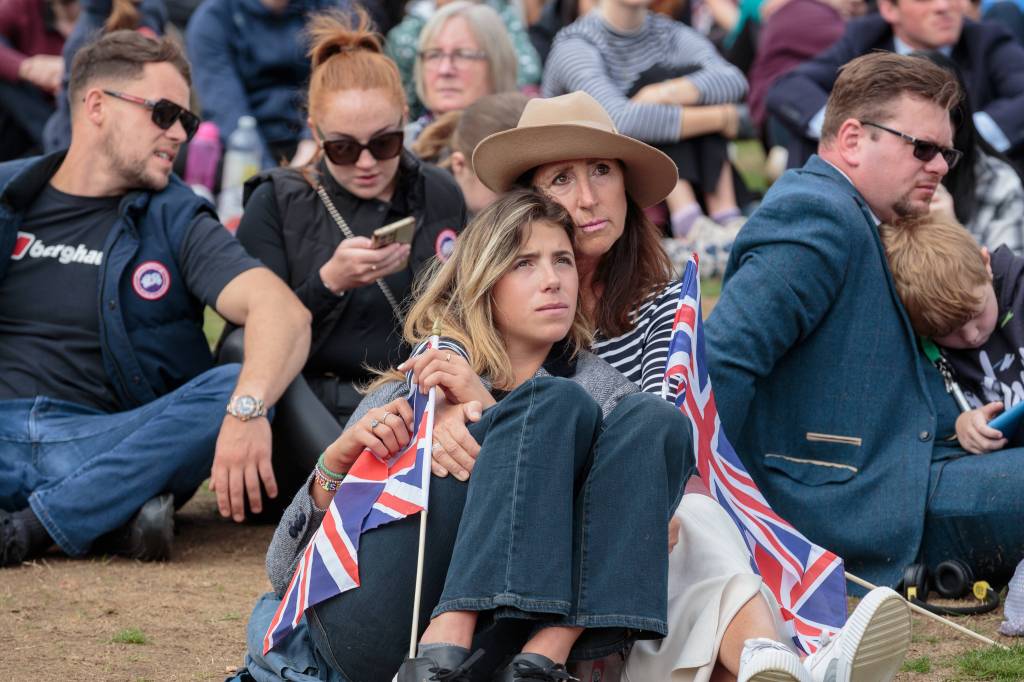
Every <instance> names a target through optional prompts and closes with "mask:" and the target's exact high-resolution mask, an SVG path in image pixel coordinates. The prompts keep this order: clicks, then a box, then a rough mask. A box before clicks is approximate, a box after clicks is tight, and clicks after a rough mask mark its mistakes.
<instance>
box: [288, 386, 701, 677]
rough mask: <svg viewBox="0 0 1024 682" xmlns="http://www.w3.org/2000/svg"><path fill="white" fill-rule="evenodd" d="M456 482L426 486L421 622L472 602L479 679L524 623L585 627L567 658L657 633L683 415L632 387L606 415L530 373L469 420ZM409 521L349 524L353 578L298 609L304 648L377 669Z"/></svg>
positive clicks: (352, 671)
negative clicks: (306, 641)
mask: <svg viewBox="0 0 1024 682" xmlns="http://www.w3.org/2000/svg"><path fill="white" fill-rule="evenodd" d="M470 431H471V433H473V435H474V437H475V438H476V439H477V441H478V442H479V443H480V444H481V451H480V455H479V457H478V459H477V463H476V466H475V468H474V470H473V475H472V476H471V478H470V481H469V482H468V483H460V482H458V481H456V480H454V479H452V478H451V477H447V478H441V479H438V478H435V479H433V480H432V483H431V490H430V506H429V509H430V512H429V516H428V523H427V545H426V561H425V568H424V583H423V594H422V606H421V612H420V630H419V631H420V632H422V631H423V629H424V628H425V627H426V625H427V623H428V622H429V617H430V615H429V614H430V612H431V610H432V609H433V615H437V614H439V613H443V612H445V611H451V610H464V611H479V612H481V613H480V616H481V618H480V622H479V623H478V630H477V640H476V641H475V642H474V646H479V647H483V648H485V649H487V650H488V656H487V659H486V660H485V661H482V662H481V664H479V665H477V666H475V669H478V670H480V671H481V674H483V675H484V678H483V679H488V677H487V672H488V671H489V670H493V668H494V667H495V666H497V665H498V664H500V662H501V660H502V658H504V657H505V656H507V655H508V654H511V653H513V652H515V651H516V650H517V649H518V647H519V646H521V644H522V642H524V641H525V639H526V638H527V637H528V636H529V634H530V633H531V632H532V631H533V630H534V629H535V628H537V627H544V626H549V625H578V626H582V627H585V628H588V630H587V632H585V633H584V637H582V638H581V640H580V642H579V643H578V646H577V648H576V649H574V652H573V657H574V658H592V657H597V656H601V655H604V654H606V653H609V652H610V651H614V650H616V649H621V648H623V647H624V646H625V645H626V644H627V643H628V641H629V640H630V639H631V638H632V637H635V636H642V637H658V636H662V635H664V633H665V631H666V625H665V619H666V608H667V606H666V598H667V591H668V590H667V582H668V548H667V539H668V535H667V529H668V522H669V518H670V516H671V513H672V510H674V508H675V506H676V504H677V503H678V501H679V499H680V496H681V494H682V487H683V483H684V481H685V478H686V477H688V476H689V474H690V473H691V472H692V470H693V458H692V449H691V445H690V443H691V436H690V428H689V424H688V422H687V420H686V418H685V417H683V415H682V414H681V413H680V412H679V411H678V410H676V409H675V408H673V407H672V406H671V405H670V404H669V403H667V402H665V401H663V400H660V399H658V398H657V397H656V396H653V395H647V394H642V393H641V394H635V395H631V396H628V397H626V398H625V399H623V400H622V401H621V402H620V404H619V405H618V406H617V407H616V409H615V410H613V411H612V413H611V414H610V415H609V416H608V418H607V419H602V417H601V410H600V408H599V407H598V405H597V404H596V403H595V402H594V400H593V399H592V398H591V397H590V396H589V395H588V394H587V393H586V392H585V391H584V390H583V389H582V388H581V387H580V386H579V385H577V384H575V383H573V382H571V381H569V380H566V379H558V378H547V377H545V378H539V379H533V380H530V381H528V382H526V383H525V384H523V385H522V386H520V387H518V388H517V389H516V390H514V391H512V392H511V393H510V394H509V395H508V396H507V397H506V398H505V399H504V400H502V401H501V402H500V403H499V404H498V405H496V406H495V407H492V408H491V409H489V410H487V411H486V412H485V413H484V416H483V418H482V419H481V420H480V421H479V422H478V423H476V424H474V425H472V426H471V427H470ZM418 526H419V521H418V518H416V517H414V518H408V519H404V520H402V521H399V522H396V523H393V524H390V525H388V526H384V527H382V528H379V529H377V530H374V531H372V532H370V533H367V534H366V535H364V536H363V537H362V539H361V543H360V550H359V566H360V568H359V570H360V578H361V586H360V587H359V588H358V589H355V590H351V591H349V592H345V593H343V594H341V595H338V596H337V597H334V598H333V599H330V600H328V601H326V602H323V603H322V604H319V605H317V606H315V607H313V609H311V610H310V611H308V612H307V618H308V620H309V624H310V635H311V637H312V639H313V641H314V643H315V645H316V647H317V650H318V652H319V653H320V654H321V655H322V656H323V657H324V658H325V659H326V660H327V661H328V663H329V664H330V665H331V666H332V667H334V668H335V669H336V670H338V671H339V672H341V674H342V676H343V677H344V678H346V679H352V680H360V681H362V680H377V679H381V680H383V679H390V675H391V674H393V673H394V671H395V670H397V668H398V666H399V665H400V664H401V662H402V659H403V656H404V655H405V653H406V649H407V645H408V640H409V624H410V621H411V619H412V594H413V583H414V581H415V570H416V569H415V556H416V545H417V540H418Z"/></svg>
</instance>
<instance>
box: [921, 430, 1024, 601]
mask: <svg viewBox="0 0 1024 682" xmlns="http://www.w3.org/2000/svg"><path fill="white" fill-rule="evenodd" d="M1021 457H1024V448H1007V449H1005V450H999V451H997V452H991V453H989V454H986V455H972V454H969V453H967V452H965V451H964V450H961V449H959V448H955V447H943V446H941V445H939V446H936V448H935V455H934V456H933V459H932V464H931V481H930V483H929V494H928V503H927V507H926V515H925V524H924V537H923V539H922V541H921V560H922V561H923V562H924V563H925V564H926V565H927V566H928V568H929V569H934V568H935V567H936V566H937V565H938V564H939V563H941V562H943V561H946V560H947V559H960V560H961V561H963V562H965V563H966V564H967V565H968V566H970V567H971V570H972V571H973V573H974V576H975V578H976V579H978V580H987V581H989V582H990V583H992V584H993V585H996V586H997V587H998V586H1002V585H1004V584H1006V583H1007V582H1008V581H1009V579H1010V578H1011V577H1012V576H1013V572H1014V569H1015V568H1016V566H1017V563H1018V562H1019V561H1020V560H1021V559H1022V558H1024V496H1021V491H1020V484H1021V473H1020V470H1021V469H1020V466H1021V464H1020V463H1021Z"/></svg>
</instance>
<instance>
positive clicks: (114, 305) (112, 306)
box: [107, 299, 117, 310]
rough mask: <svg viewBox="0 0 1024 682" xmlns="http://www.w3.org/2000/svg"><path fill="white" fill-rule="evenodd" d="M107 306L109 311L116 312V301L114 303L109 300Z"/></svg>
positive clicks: (112, 300)
mask: <svg viewBox="0 0 1024 682" xmlns="http://www.w3.org/2000/svg"><path fill="white" fill-rule="evenodd" d="M107 306H108V307H109V308H110V309H111V310H116V309H117V301H115V300H114V299H110V300H109V301H107Z"/></svg>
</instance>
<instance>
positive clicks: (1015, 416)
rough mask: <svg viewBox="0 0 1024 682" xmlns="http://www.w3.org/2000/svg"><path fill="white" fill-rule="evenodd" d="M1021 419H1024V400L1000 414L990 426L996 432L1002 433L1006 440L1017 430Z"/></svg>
mask: <svg viewBox="0 0 1024 682" xmlns="http://www.w3.org/2000/svg"><path fill="white" fill-rule="evenodd" d="M1021 417H1024V400H1022V401H1021V402H1019V403H1017V404H1016V405H1014V406H1013V407H1011V408H1010V409H1008V410H1007V411H1006V412H1003V413H1002V414H1000V415H999V416H998V417H996V418H995V419H993V420H992V421H990V422H989V423H988V425H989V426H991V427H992V428H993V429H995V430H996V431H1000V432H1002V434H1003V437H1004V438H1009V437H1010V436H1012V435H1013V434H1014V432H1015V431H1016V430H1017V423H1018V422H1019V421H1020V418H1021Z"/></svg>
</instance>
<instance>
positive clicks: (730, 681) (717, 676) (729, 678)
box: [708, 663, 736, 682]
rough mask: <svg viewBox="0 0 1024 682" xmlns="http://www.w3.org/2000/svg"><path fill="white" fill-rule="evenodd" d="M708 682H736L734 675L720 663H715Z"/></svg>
mask: <svg viewBox="0 0 1024 682" xmlns="http://www.w3.org/2000/svg"><path fill="white" fill-rule="evenodd" d="M708 682H736V676H735V675H733V674H732V673H731V672H729V671H728V670H726V669H725V666H723V665H722V664H721V663H715V669H714V670H712V671H711V677H709V678H708Z"/></svg>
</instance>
